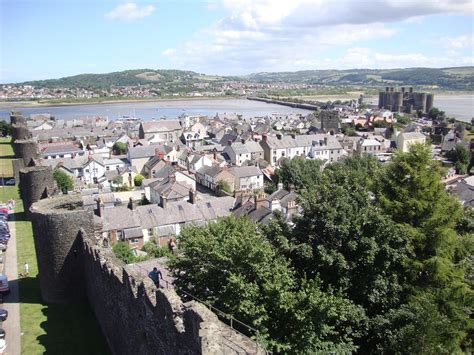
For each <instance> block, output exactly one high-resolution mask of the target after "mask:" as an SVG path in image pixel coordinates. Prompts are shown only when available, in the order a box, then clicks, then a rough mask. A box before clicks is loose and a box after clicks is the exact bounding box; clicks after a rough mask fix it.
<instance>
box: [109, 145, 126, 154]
mask: <svg viewBox="0 0 474 355" xmlns="http://www.w3.org/2000/svg"><path fill="white" fill-rule="evenodd" d="M112 151H113V152H114V153H115V154H118V155H121V154H125V153H126V152H127V145H126V144H125V143H122V142H115V143H114V145H113V146H112Z"/></svg>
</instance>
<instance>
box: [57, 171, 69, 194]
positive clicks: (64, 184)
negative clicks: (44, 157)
mask: <svg viewBox="0 0 474 355" xmlns="http://www.w3.org/2000/svg"><path fill="white" fill-rule="evenodd" d="M53 179H54V181H56V184H57V185H58V187H59V189H60V190H61V192H62V193H63V194H67V193H68V191H71V190H72V189H73V188H74V182H73V181H72V178H71V177H70V176H69V175H68V174H66V173H65V172H64V171H61V170H59V169H55V170H54V172H53Z"/></svg>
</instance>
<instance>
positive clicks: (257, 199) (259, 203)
mask: <svg viewBox="0 0 474 355" xmlns="http://www.w3.org/2000/svg"><path fill="white" fill-rule="evenodd" d="M253 201H254V206H255V209H257V208H259V207H267V206H268V202H267V195H266V194H265V193H264V192H258V193H256V194H255V195H254V196H253Z"/></svg>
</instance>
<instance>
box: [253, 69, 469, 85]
mask: <svg viewBox="0 0 474 355" xmlns="http://www.w3.org/2000/svg"><path fill="white" fill-rule="evenodd" d="M247 78H248V79H249V80H255V81H258V82H290V83H308V84H325V85H384V84H387V85H425V86H426V85H430V86H435V87H439V88H442V89H454V90H473V89H474V67H458V68H442V69H437V68H407V69H349V70H305V71H297V72H281V73H256V74H251V75H249V76H247Z"/></svg>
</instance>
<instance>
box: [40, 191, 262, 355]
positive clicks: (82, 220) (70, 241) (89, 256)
mask: <svg viewBox="0 0 474 355" xmlns="http://www.w3.org/2000/svg"><path fill="white" fill-rule="evenodd" d="M80 201H81V199H80V196H78V195H68V196H61V197H54V198H48V199H44V200H41V201H39V202H37V203H35V204H33V206H32V208H31V210H32V220H33V231H34V238H35V248H36V253H37V257H38V267H39V272H40V286H41V294H42V296H43V298H44V300H45V301H46V302H51V303H70V302H75V301H78V300H80V299H82V298H83V297H87V299H88V301H89V303H90V305H91V307H92V309H93V311H94V313H95V315H96V318H97V320H98V322H99V324H100V327H101V329H102V331H103V334H104V336H105V338H106V340H107V343H108V344H109V347H110V350H111V352H112V353H113V354H237V353H240V354H261V353H263V351H262V350H261V349H260V348H259V347H258V345H257V344H256V343H255V342H253V341H252V340H251V339H249V338H247V337H245V336H243V335H241V334H240V333H238V332H236V331H235V330H233V329H232V328H230V327H229V326H227V325H226V324H224V323H222V322H221V321H219V319H218V318H217V316H216V314H214V313H213V312H211V311H210V310H209V309H208V308H206V307H205V306H204V305H203V304H201V303H198V302H195V301H190V302H183V301H182V300H181V298H180V297H179V296H178V295H177V293H176V292H175V291H174V289H172V288H169V289H162V288H161V289H157V288H156V287H155V286H154V284H153V283H152V282H151V280H150V279H149V278H148V277H147V276H144V275H143V274H141V273H139V272H137V271H136V269H134V268H133V267H132V266H128V265H125V264H124V263H123V262H121V261H120V260H118V259H117V258H116V257H115V255H114V254H113V252H112V251H111V250H110V249H109V248H105V247H102V246H101V245H99V244H98V243H97V240H96V238H95V231H96V230H100V229H101V226H100V224H97V218H96V217H94V215H93V212H92V211H91V210H87V211H86V210H83V209H82V207H81V206H80V205H81V203H80ZM94 221H96V225H95V226H94Z"/></svg>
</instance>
